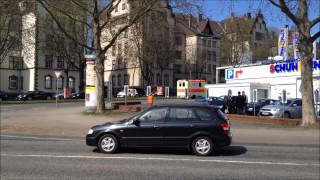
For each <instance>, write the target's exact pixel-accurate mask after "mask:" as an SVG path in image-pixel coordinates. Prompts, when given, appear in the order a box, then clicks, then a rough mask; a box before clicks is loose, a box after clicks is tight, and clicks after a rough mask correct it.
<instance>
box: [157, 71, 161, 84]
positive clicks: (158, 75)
mask: <svg viewBox="0 0 320 180" xmlns="http://www.w3.org/2000/svg"><path fill="white" fill-rule="evenodd" d="M157 85H158V86H159V85H161V76H160V73H158V74H157Z"/></svg>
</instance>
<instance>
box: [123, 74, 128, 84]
mask: <svg viewBox="0 0 320 180" xmlns="http://www.w3.org/2000/svg"><path fill="white" fill-rule="evenodd" d="M123 83H124V85H129V75H128V74H125V75H124V76H123Z"/></svg>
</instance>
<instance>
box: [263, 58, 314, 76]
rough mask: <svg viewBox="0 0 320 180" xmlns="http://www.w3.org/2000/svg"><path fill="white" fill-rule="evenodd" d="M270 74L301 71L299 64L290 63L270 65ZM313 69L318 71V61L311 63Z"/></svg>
mask: <svg viewBox="0 0 320 180" xmlns="http://www.w3.org/2000/svg"><path fill="white" fill-rule="evenodd" d="M269 68H270V72H271V73H284V72H297V71H300V70H301V62H290V63H280V64H271V65H270V66H269ZM313 69H314V70H316V69H320V61H319V60H317V61H313Z"/></svg>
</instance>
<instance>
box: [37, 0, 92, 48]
mask: <svg viewBox="0 0 320 180" xmlns="http://www.w3.org/2000/svg"><path fill="white" fill-rule="evenodd" d="M37 1H38V2H39V3H40V4H41V6H42V7H43V8H44V9H45V10H46V11H47V12H48V13H49V15H50V16H51V17H52V19H53V20H54V22H55V23H56V24H57V26H58V28H59V29H60V30H61V32H62V33H63V34H64V35H65V36H67V37H68V38H69V39H71V40H72V41H74V42H75V43H77V44H78V45H80V46H82V47H85V48H87V49H90V50H94V48H93V47H90V46H88V45H87V44H84V43H81V42H79V41H78V40H77V39H75V38H74V37H73V36H72V35H70V34H69V33H68V32H67V31H66V30H65V29H64V28H63V27H62V25H61V24H60V22H59V21H58V19H57V18H56V17H55V16H54V14H53V13H52V11H51V10H50V9H49V8H48V7H47V6H46V5H45V4H44V3H43V2H44V1H42V0H37ZM46 4H47V3H46Z"/></svg>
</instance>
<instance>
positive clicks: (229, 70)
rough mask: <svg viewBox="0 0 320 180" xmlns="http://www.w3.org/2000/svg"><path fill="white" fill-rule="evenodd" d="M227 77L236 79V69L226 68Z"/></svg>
mask: <svg viewBox="0 0 320 180" xmlns="http://www.w3.org/2000/svg"><path fill="white" fill-rule="evenodd" d="M226 77H227V79H234V70H233V69H227V70H226Z"/></svg>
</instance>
